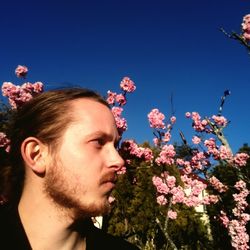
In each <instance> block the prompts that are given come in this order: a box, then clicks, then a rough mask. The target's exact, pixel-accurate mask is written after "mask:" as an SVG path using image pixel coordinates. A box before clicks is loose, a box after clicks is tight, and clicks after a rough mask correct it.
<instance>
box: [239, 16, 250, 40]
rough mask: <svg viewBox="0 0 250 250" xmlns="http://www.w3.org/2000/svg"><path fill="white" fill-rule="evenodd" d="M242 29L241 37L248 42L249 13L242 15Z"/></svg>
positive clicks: (249, 38)
mask: <svg viewBox="0 0 250 250" xmlns="http://www.w3.org/2000/svg"><path fill="white" fill-rule="evenodd" d="M241 27H242V31H243V35H242V36H243V38H244V39H245V40H246V41H247V42H249V41H250V14H247V15H245V16H244V17H243V22H242V24H241Z"/></svg>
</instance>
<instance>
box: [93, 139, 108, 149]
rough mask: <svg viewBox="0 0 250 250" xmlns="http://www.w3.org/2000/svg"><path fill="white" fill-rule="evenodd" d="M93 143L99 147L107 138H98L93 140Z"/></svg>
mask: <svg viewBox="0 0 250 250" xmlns="http://www.w3.org/2000/svg"><path fill="white" fill-rule="evenodd" d="M91 142H92V143H94V144H95V146H97V147H102V146H103V145H104V144H105V140H104V139H103V138H96V139H94V140H92V141H91Z"/></svg>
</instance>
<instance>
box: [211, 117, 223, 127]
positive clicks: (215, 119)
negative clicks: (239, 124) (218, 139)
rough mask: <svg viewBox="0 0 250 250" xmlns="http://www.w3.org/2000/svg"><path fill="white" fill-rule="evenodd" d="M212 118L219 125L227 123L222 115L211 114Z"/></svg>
mask: <svg viewBox="0 0 250 250" xmlns="http://www.w3.org/2000/svg"><path fill="white" fill-rule="evenodd" d="M212 119H213V120H214V122H215V123H216V124H217V125H219V126H222V127H225V126H226V125H227V119H226V118H225V117H224V116H217V115H213V116H212Z"/></svg>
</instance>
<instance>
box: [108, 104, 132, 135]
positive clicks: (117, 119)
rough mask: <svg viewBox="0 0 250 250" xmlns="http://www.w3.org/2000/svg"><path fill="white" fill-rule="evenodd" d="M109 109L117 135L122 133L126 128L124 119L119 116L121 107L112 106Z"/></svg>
mask: <svg viewBox="0 0 250 250" xmlns="http://www.w3.org/2000/svg"><path fill="white" fill-rule="evenodd" d="M111 111H112V113H113V115H114V118H115V122H116V126H117V129H118V132H119V135H122V134H123V132H124V131H126V130H127V128H128V125H127V121H126V119H125V118H123V117H122V116H121V114H122V111H123V108H121V107H112V109H111Z"/></svg>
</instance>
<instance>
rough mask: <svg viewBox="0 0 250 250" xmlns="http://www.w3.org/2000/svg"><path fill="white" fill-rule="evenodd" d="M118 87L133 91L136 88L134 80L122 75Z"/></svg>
mask: <svg viewBox="0 0 250 250" xmlns="http://www.w3.org/2000/svg"><path fill="white" fill-rule="evenodd" d="M120 87H121V89H122V90H124V91H126V92H134V91H135V89H136V86H135V84H134V82H133V81H132V80H131V79H130V78H129V77H124V78H123V79H122V81H121V83H120Z"/></svg>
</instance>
